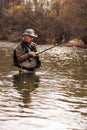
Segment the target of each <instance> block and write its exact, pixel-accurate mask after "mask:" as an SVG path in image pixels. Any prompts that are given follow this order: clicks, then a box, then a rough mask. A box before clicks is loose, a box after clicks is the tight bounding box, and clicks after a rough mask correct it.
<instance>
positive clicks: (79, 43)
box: [60, 39, 87, 48]
mask: <svg viewBox="0 0 87 130" xmlns="http://www.w3.org/2000/svg"><path fill="white" fill-rule="evenodd" d="M60 46H67V47H73V46H76V47H81V48H87V45H85V44H84V43H83V42H82V41H81V40H77V39H75V40H71V41H69V42H68V43H62V44H61V45H60Z"/></svg>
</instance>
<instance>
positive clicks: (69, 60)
mask: <svg viewBox="0 0 87 130" xmlns="http://www.w3.org/2000/svg"><path fill="white" fill-rule="evenodd" d="M16 45H17V44H15V43H7V42H0V130H12V129H13V130H26V129H27V130H87V50H86V49H81V48H76V47H71V48H69V47H56V48H54V49H52V50H49V51H47V52H45V53H43V54H41V55H40V58H41V61H42V67H41V68H40V69H38V70H37V72H36V74H35V75H21V76H20V75H19V73H18V68H15V67H13V66H12V51H13V49H14V48H15V47H16ZM48 47H50V46H47V45H46V46H39V45H38V46H37V48H38V51H41V50H44V49H46V48H48Z"/></svg>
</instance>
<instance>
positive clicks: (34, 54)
mask: <svg viewBox="0 0 87 130" xmlns="http://www.w3.org/2000/svg"><path fill="white" fill-rule="evenodd" d="M29 55H30V56H33V57H36V56H38V52H34V51H30V52H29Z"/></svg>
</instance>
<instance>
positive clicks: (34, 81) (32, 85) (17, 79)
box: [13, 74, 39, 107]
mask: <svg viewBox="0 0 87 130" xmlns="http://www.w3.org/2000/svg"><path fill="white" fill-rule="evenodd" d="M13 83H14V84H13V86H14V88H15V89H16V90H17V91H18V93H19V94H20V96H21V97H22V100H23V103H24V104H25V105H24V106H23V107H27V106H29V103H30V102H31V93H32V91H34V90H35V89H36V88H37V87H38V83H39V76H36V75H28V74H23V75H20V74H16V75H14V76H13Z"/></svg>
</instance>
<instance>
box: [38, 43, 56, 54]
mask: <svg viewBox="0 0 87 130" xmlns="http://www.w3.org/2000/svg"><path fill="white" fill-rule="evenodd" d="M56 46H58V44H55V45H54V46H52V47H49V48H47V49H45V50H43V51H40V52H39V53H38V54H42V53H43V52H46V51H48V50H50V49H52V48H55V47H56Z"/></svg>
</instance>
